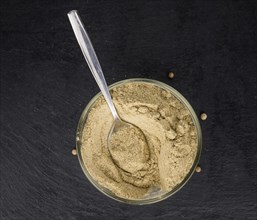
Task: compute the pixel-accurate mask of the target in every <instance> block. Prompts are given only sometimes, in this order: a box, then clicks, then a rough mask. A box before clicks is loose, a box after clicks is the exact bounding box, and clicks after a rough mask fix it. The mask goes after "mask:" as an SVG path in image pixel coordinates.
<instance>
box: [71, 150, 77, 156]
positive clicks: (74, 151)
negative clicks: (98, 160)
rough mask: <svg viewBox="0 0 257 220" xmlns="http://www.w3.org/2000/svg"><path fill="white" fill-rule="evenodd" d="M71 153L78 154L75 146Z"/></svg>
mask: <svg viewBox="0 0 257 220" xmlns="http://www.w3.org/2000/svg"><path fill="white" fill-rule="evenodd" d="M71 153H72V155H74V156H76V155H77V150H76V149H75V148H74V149H72V151H71Z"/></svg>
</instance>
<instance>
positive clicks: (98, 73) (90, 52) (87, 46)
mask: <svg viewBox="0 0 257 220" xmlns="http://www.w3.org/2000/svg"><path fill="white" fill-rule="evenodd" d="M68 18H69V20H70V23H71V26H72V29H73V31H74V33H75V36H76V38H77V41H78V43H79V46H80V48H81V50H82V53H83V55H84V57H85V59H86V61H87V64H88V66H89V68H90V70H91V72H92V74H93V76H94V78H95V81H96V82H97V84H98V86H99V88H100V90H101V92H102V93H103V95H104V98H105V100H106V102H107V104H108V105H109V108H110V110H111V112H112V115H113V118H114V120H119V119H120V118H119V115H118V113H117V111H116V109H115V107H114V104H113V102H112V98H111V95H110V93H109V89H108V87H107V84H106V81H105V78H104V74H103V71H102V68H101V66H100V63H99V61H98V59H97V56H96V53H95V50H94V48H93V45H92V43H91V41H90V39H89V37H88V35H87V32H86V30H85V28H84V25H83V23H82V21H81V20H80V17H79V15H78V12H77V11H76V10H72V11H70V12H69V13H68Z"/></svg>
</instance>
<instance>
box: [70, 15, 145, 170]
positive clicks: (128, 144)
mask: <svg viewBox="0 0 257 220" xmlns="http://www.w3.org/2000/svg"><path fill="white" fill-rule="evenodd" d="M68 17H69V20H70V23H71V26H72V28H73V31H74V33H75V36H76V38H77V41H78V43H79V45H80V48H81V50H82V53H83V55H84V57H85V59H86V61H87V64H88V66H89V68H90V70H91V72H92V74H93V76H94V78H95V80H96V82H97V84H98V86H99V88H100V90H101V92H102V94H103V96H104V98H105V100H106V102H107V104H108V106H109V108H110V110H111V113H112V115H113V119H114V121H113V124H112V127H111V129H110V132H109V135H108V140H107V146H108V149H109V152H110V155H111V157H112V160H113V161H114V163H115V164H116V165H117V166H118V167H120V168H121V169H122V170H124V171H126V172H130V173H134V172H136V171H138V170H141V169H142V168H143V167H144V166H145V164H146V162H147V161H148V159H149V156H150V155H149V154H150V153H149V147H148V144H147V140H146V137H145V135H144V133H143V131H142V130H141V129H140V128H138V127H137V126H136V125H134V124H131V123H128V122H126V121H124V120H122V119H121V118H120V116H119V114H118V113H117V111H116V108H115V106H114V104H113V102H112V98H111V95H110V93H109V90H108V87H107V84H106V81H105V78H104V75H103V71H102V68H101V66H100V63H99V61H98V59H97V56H96V53H95V50H94V48H93V46H92V44H91V41H90V39H89V37H88V35H87V32H86V30H85V28H84V25H83V23H82V21H81V20H80V17H79V15H78V12H77V11H76V10H72V11H70V12H69V13H68Z"/></svg>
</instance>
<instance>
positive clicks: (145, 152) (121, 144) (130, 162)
mask: <svg viewBox="0 0 257 220" xmlns="http://www.w3.org/2000/svg"><path fill="white" fill-rule="evenodd" d="M108 148H109V151H110V154H111V156H112V159H113V160H114V162H115V164H116V165H117V166H118V167H120V168H121V169H123V170H124V171H127V172H129V173H131V174H133V173H135V172H137V171H139V170H142V169H143V168H144V167H145V165H146V163H147V161H148V159H149V148H148V145H147V140H146V138H145V136H144V133H143V132H142V131H140V129H139V128H137V127H136V126H133V125H132V124H129V123H126V122H125V123H123V122H122V123H120V122H119V121H118V122H117V123H115V127H114V129H113V130H112V133H111V135H109V140H108Z"/></svg>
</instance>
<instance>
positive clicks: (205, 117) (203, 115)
mask: <svg viewBox="0 0 257 220" xmlns="http://www.w3.org/2000/svg"><path fill="white" fill-rule="evenodd" d="M200 117H201V119H202V120H203V121H205V120H206V119H207V114H206V113H202V114H201V116H200Z"/></svg>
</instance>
